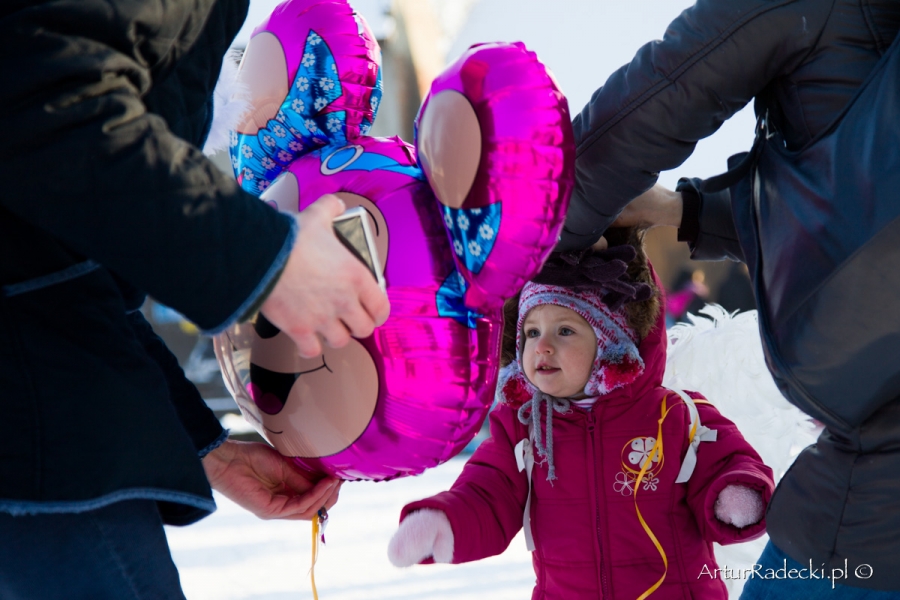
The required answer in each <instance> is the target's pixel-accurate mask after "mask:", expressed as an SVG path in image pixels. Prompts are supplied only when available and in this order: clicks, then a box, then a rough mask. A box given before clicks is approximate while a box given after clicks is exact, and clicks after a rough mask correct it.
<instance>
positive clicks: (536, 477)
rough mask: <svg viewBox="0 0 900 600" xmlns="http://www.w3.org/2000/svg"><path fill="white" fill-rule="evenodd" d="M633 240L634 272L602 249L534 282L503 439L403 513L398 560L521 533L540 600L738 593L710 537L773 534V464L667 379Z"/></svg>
mask: <svg viewBox="0 0 900 600" xmlns="http://www.w3.org/2000/svg"><path fill="white" fill-rule="evenodd" d="M636 240H638V238H637V237H635V236H634V235H632V237H631V243H632V247H634V246H635V245H636V246H638V253H637V257H636V259H635V260H631V261H630V263H631V264H630V265H629V267H628V271H627V273H624V271H625V265H624V261H618V260H612V261H604V260H603V259H601V258H600V257H598V256H597V255H594V256H590V257H587V258H586V259H583V260H580V261H578V262H577V263H576V264H572V265H569V264H567V263H566V262H564V261H560V260H556V261H555V262H551V263H548V266H547V267H546V268H545V269H544V271H543V272H542V273H541V275H540V276H539V277H538V278H536V279H537V280H538V281H544V282H545V283H537V282H535V281H533V282H529V283H528V284H526V285H525V287H524V288H523V289H522V291H521V293H520V297H519V299H518V304H517V307H518V316H517V318H514V319H508V320H507V325H510V324H515V330H514V337H513V335H511V334H510V335H509V336H508V339H509V340H510V342H511V343H512V344H514V346H513V347H512V348H510V349H509V350H511V352H510V354H512V353H514V356H515V359H514V361H511V362H510V364H509V365H508V366H506V367H505V368H504V370H503V374H502V375H501V383H500V387H499V390H500V392H499V393H500V396H501V398H500V399H501V403H500V404H499V405H498V407H497V408H496V409H495V410H494V411H493V412H492V413H491V415H490V427H491V437H490V438H489V439H488V440H486V441H485V442H484V443H482V444H481V446H479V448H478V449H477V450H476V451H475V453H474V454H473V455H472V457H471V458H470V459H469V461H468V463H467V464H466V466H465V468H464V470H463V472H462V473H461V474H460V476H459V478H458V479H457V480H456V482H455V483H454V485H453V487H452V488H451V489H450V491H447V492H442V493H440V494H438V495H436V496H433V497H431V498H427V499H425V500H420V501H418V502H413V503H411V504H409V505H407V506H406V507H404V509H403V511H402V514H401V525H400V528H399V529H398V531H397V532H396V533H395V535H394V537H393V538H392V539H391V542H390V545H389V548H388V554H389V557H390V559H391V562H392V563H393V564H395V565H396V566H409V565H412V564H415V563H418V562H432V561H434V562H443V563H463V562H468V561H473V560H478V559H481V558H485V557H488V556H492V555H496V554H499V553H501V552H503V551H504V550H505V549H506V547H507V546H508V545H509V543H510V541H511V540H512V538H513V537H514V536H515V535H516V533H517V532H518V531H519V529H520V528H522V527H524V528H525V537H526V543H527V544H528V547H529V549H530V550H533V551H534V555H533V561H534V568H535V573H536V575H537V583H536V585H535V589H534V593H533V596H532V598H534V599H538V598H541V599H550V598H561V599H566V600H572V599H576V598H616V599H634V598H645V597H647V596H648V595H650V594H652V595H653V597H654V598H726V597H727V593H726V589H725V585H724V583H723V582H722V579H721V578H719V577H716V573H717V572H716V569H717V568H718V567H717V565H716V562H715V557H714V556H713V548H712V542H718V543H720V544H732V543H736V542H741V541H746V540H751V539H753V538H756V537H758V536H760V535H762V534H763V532H764V530H765V525H764V522H763V520H762V517H763V514H764V512H765V506H766V505H767V503H768V501H769V497H770V496H771V494H772V491H773V487H774V485H773V482H772V471H771V469H769V468H768V467H766V466H765V465H764V464H763V463H762V461H761V460H760V458H759V456H758V455H757V453H756V452H755V451H754V450H753V449H752V448H751V447H750V446H749V445H748V444H747V443H746V442H745V441H744V439H743V437H741V434H740V433H739V432H738V430H737V428H736V427H735V426H734V424H733V423H731V422H730V421H728V420H727V419H725V418H724V417H722V416H721V415H720V414H719V413H718V411H717V410H716V409H715V408H714V407H713V406H712V405H711V404H709V403H708V402H706V401H704V400H703V399H702V396H700V395H699V394H696V393H693V392H692V393H689V394H684V393H681V392H679V391H676V390H669V389H665V388H663V387H662V386H661V382H662V377H663V371H664V368H665V362H666V332H665V326H664V316H663V315H662V314H660V310H659V305H660V298H659V295H660V294H659V292H658V290H659V289H660V288H661V286H659V285H658V284H657V283H656V281H655V276H654V274H653V272H652V268H651V267H650V266H649V263H648V262H647V259H646V256H645V255H644V253H643V250H642V248H640V244H639V243H636ZM609 252H611V253H612V254H613V256H615V255H616V253H618V256H619V257H624V258H625V259H626V261H628V260H629V259H632V258H635V252H634V251H633V250H631V247H629V246H621V247H619V248H613V249H611V251H609ZM608 256H609V254H607V257H608ZM586 273H587V274H588V275H590V277H589V278H588V277H585V274H586ZM598 275H599V277H598ZM592 279H593V280H597V279H600V280H601V282H600V283H599V284H598V283H597V282H596V281H591V280H592ZM548 281H549V282H552V283H560V282H562V283H565V284H571V283H575V284H576V286H574V287H573V286H571V285H553V284H548V283H546V282H548ZM625 302H628V303H627V304H626V303H625Z"/></svg>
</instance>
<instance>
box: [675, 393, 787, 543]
mask: <svg viewBox="0 0 900 600" xmlns="http://www.w3.org/2000/svg"><path fill="white" fill-rule="evenodd" d="M690 395H691V397H693V398H698V399H702V396H700V394H696V393H690ZM697 410H698V412H699V414H700V421H701V423H702V424H703V425H704V426H706V427H709V428H710V429H715V430H717V431H718V437H717V439H716V441H715V442H705V443H701V444H700V447H699V449H698V450H697V466H696V468H695V469H694V473H693V475H692V476H691V478H690V479H689V480H688V481H687V483H686V485H687V486H688V493H687V500H688V504H689V505H690V507H691V509H692V511H693V513H694V516H695V517H696V519H697V525H698V526H699V528H700V533H701V534H702V535H703V537H704V539H706V540H708V541H711V542H718V543H719V544H723V545H724V544H734V543H737V542H745V541H749V540H752V539H755V538H757V537H759V536H761V535H762V534H763V533H764V532H765V519H764V518H763V517H764V515H765V509H766V507H767V506H768V504H769V499H770V498H771V497H772V492H773V491H774V489H775V483H774V481H773V477H772V469H770V468H769V467H767V466H766V465H765V464H764V463H763V462H762V459H761V458H760V457H759V455H758V454H757V453H756V451H755V450H754V449H753V448H752V447H751V446H750V444H748V443H747V441H746V440H745V439H744V437H743V436H742V435H741V433H740V431H738V429H737V427H736V426H735V424H734V423H732V422H731V421H729V420H728V419H726V418H725V417H723V416H722V415H721V414H720V413H719V411H718V410H717V409H716V408H715V407H714V406H712V405H710V404H705V403H697Z"/></svg>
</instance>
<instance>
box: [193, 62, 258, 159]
mask: <svg viewBox="0 0 900 600" xmlns="http://www.w3.org/2000/svg"><path fill="white" fill-rule="evenodd" d="M238 60H239V57H238V56H236V55H235V54H234V53H232V52H229V53H228V54H226V55H225V58H224V60H223V61H222V71H221V72H220V73H219V81H218V82H217V83H216V89H215V91H214V92H213V119H212V125H211V126H210V129H209V135H208V136H207V137H206V143H205V144H204V145H203V153H204V154H206V155H207V156H212V155H213V154H215V153H216V152H219V151H220V150H227V149H228V147H229V145H230V144H229V140H230V138H231V132H232V131H234V129H235V128H236V127H237V124H238V123H239V122H240V120H241V118H242V117H243V116H244V115H245V114H247V111H249V110H250V108H251V106H250V100H249V98H250V92H249V91H248V90H247V88H246V86H244V84H242V83H241V82H240V81H238V77H237V74H238Z"/></svg>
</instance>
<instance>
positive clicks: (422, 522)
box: [388, 508, 453, 567]
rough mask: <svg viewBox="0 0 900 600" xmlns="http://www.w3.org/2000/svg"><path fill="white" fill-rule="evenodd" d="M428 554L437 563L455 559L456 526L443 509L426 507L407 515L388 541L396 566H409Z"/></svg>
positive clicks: (390, 556) (420, 560)
mask: <svg viewBox="0 0 900 600" xmlns="http://www.w3.org/2000/svg"><path fill="white" fill-rule="evenodd" d="M429 556H432V557H434V562H436V563H450V562H453V528H451V527H450V520H449V519H447V515H446V514H444V512H443V511H440V510H434V509H430V508H423V509H422V510H417V511H416V512H414V513H412V514H410V515H408V516H407V517H406V518H405V519H403V522H402V523H400V527H399V528H398V529H397V531H396V532H395V533H394V536H393V537H392V538H391V541H390V543H389V544H388V559H389V560H390V561H391V564H393V565H394V566H395V567H409V566H412V565H415V564H418V563H420V562H422V561H423V560H424V559H426V558H428V557H429Z"/></svg>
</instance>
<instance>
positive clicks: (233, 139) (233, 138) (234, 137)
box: [228, 131, 238, 148]
mask: <svg viewBox="0 0 900 600" xmlns="http://www.w3.org/2000/svg"><path fill="white" fill-rule="evenodd" d="M228 141H229V142H230V145H231V147H232V148H233V147H234V146H237V144H238V134H237V131H232V132H231V135H230V137H229V140H228Z"/></svg>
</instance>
